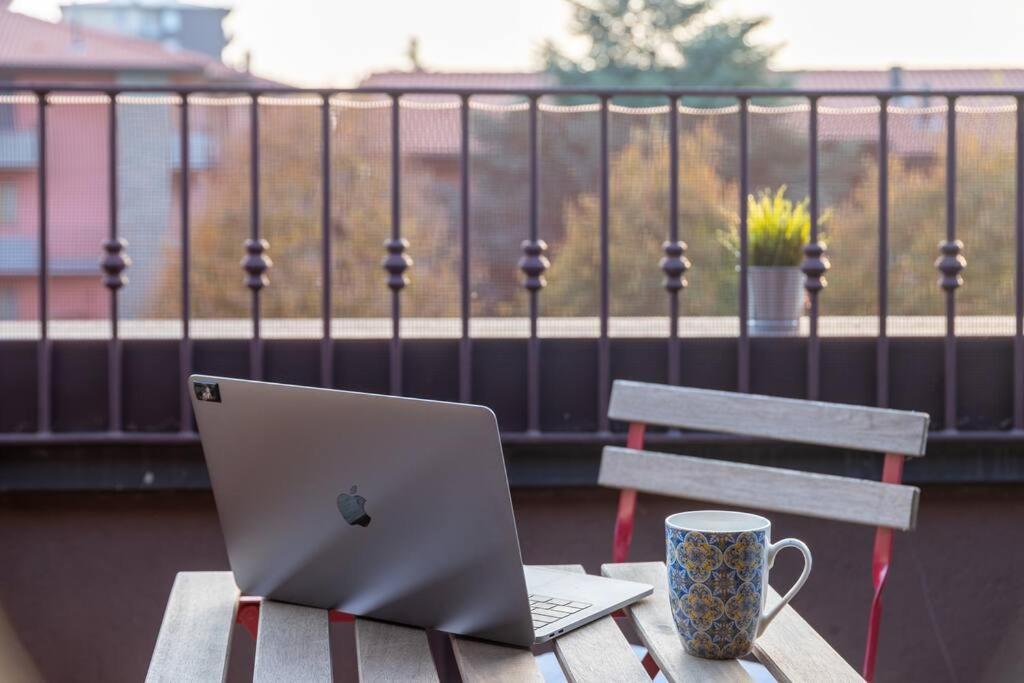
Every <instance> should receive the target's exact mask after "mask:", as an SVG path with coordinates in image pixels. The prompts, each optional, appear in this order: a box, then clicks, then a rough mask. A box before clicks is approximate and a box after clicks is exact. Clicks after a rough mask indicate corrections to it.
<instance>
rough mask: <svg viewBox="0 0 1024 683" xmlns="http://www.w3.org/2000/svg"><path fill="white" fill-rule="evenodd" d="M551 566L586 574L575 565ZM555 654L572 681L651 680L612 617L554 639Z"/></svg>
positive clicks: (584, 682)
mask: <svg viewBox="0 0 1024 683" xmlns="http://www.w3.org/2000/svg"><path fill="white" fill-rule="evenodd" d="M550 568H551V569H561V570H565V571H574V572H578V573H580V574H583V573H584V571H583V567H581V566H580V565H578V564H575V565H558V566H551V567H550ZM555 656H556V657H558V663H559V664H561V665H562V670H563V671H564V672H565V677H566V679H568V681H569V683H589V682H590V681H595V682H597V683H605V682H606V681H621V682H622V683H627V682H628V681H642V682H643V683H650V680H651V677H650V676H648V675H647V672H646V671H645V670H644V667H643V665H642V664H641V663H640V660H639V659H638V658H637V656H636V654H635V653H634V652H633V648H631V647H630V646H629V642H628V641H627V640H626V636H624V635H622V631H621V630H620V629H619V627H618V625H617V624H616V623H615V620H614V619H613V618H612V617H610V616H609V617H601V618H600V619H598V620H597V621H593V622H591V623H589V624H587V625H586V626H583V627H581V628H578V629H576V630H574V631H570V632H569V633H566V634H565V635H564V636H559V637H558V638H556V639H555Z"/></svg>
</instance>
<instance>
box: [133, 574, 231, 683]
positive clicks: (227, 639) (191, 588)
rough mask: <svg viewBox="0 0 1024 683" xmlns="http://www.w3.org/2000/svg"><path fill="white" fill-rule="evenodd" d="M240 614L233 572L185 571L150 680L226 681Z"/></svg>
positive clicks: (169, 610) (158, 641) (175, 590)
mask: <svg viewBox="0 0 1024 683" xmlns="http://www.w3.org/2000/svg"><path fill="white" fill-rule="evenodd" d="M237 609H238V587H237V586H236V585H235V579H234V577H233V576H232V575H231V572H179V573H178V575H177V576H176V577H175V578H174V585H173V586H172V587H171V595H170V597H169V598H168V600H167V609H166V610H165V611H164V619H163V623H161V625H160V634H159V635H158V636H157V639H156V647H154V648H153V657H152V659H150V662H149V672H148V673H147V674H146V681H147V682H150V683H155V682H156V681H223V680H224V676H225V675H226V674H227V661H228V651H229V650H230V648H231V634H232V631H233V630H234V628H233V627H234V623H235V611H236V610H237Z"/></svg>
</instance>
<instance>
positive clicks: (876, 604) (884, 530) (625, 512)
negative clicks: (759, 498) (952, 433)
mask: <svg viewBox="0 0 1024 683" xmlns="http://www.w3.org/2000/svg"><path fill="white" fill-rule="evenodd" d="M645 429H646V425H645V424H644V423H643V422H631V423H630V425H629V433H628V435H627V436H626V446H627V447H628V448H633V449H636V450H643V448H644V431H645ZM904 460H905V457H904V456H902V455H899V454H896V453H886V454H885V463H884V465H883V466H882V481H883V482H885V483H887V484H900V483H902V482H903V463H904ZM635 514H636V491H635V490H633V489H622V490H621V491H620V492H619V509H618V513H617V514H616V517H615V535H614V539H613V541H612V561H613V562H627V561H628V559H629V547H630V545H631V543H632V541H633V520H634V516H635ZM892 545H893V530H892V529H890V528H888V527H878V528H877V529H876V530H875V545H874V551H873V555H872V563H871V574H872V580H873V582H874V586H875V593H874V597H872V599H871V612H870V615H869V617H868V634H867V644H866V646H865V649H864V665H863V669H862V673H861V675H863V676H864V679H865V680H867V681H868V682H869V683H870V682H871V681H872V680H874V677H875V662H876V658H877V655H878V632H879V628H880V626H881V621H882V589H884V588H885V580H886V578H887V577H888V574H889V565H890V564H891V562H892ZM649 659H650V655H647V657H646V658H645V659H644V666H645V667H647V670H648V672H650V671H651V668H650V665H653V661H652V662H648V660H649ZM654 670H655V671H657V668H656V667H655V669H654ZM652 675H653V674H652Z"/></svg>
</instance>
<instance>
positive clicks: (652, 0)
mask: <svg viewBox="0 0 1024 683" xmlns="http://www.w3.org/2000/svg"><path fill="white" fill-rule="evenodd" d="M569 1H570V3H571V4H572V6H573V19H572V22H571V24H570V26H569V32H570V34H571V35H572V36H573V37H574V38H575V39H577V40H578V41H580V40H581V41H583V42H584V43H585V44H586V45H587V50H586V54H585V55H584V56H583V57H582V58H575V57H573V56H570V55H569V54H567V53H566V52H564V51H563V50H562V49H560V48H559V47H558V46H557V45H555V44H554V43H552V42H548V43H547V44H546V45H545V46H544V48H543V51H542V54H541V57H542V59H543V61H544V64H545V66H546V69H547V70H548V71H549V72H550V73H552V74H554V75H555V76H556V77H557V78H558V80H559V82H560V83H562V84H563V85H570V86H590V87H602V86H630V87H636V88H651V87H667V86H677V87H678V86H719V87H732V86H757V85H762V86H772V85H779V86H781V85H785V83H784V81H783V79H782V78H781V77H780V76H778V75H775V74H772V73H771V71H770V70H769V68H768V65H769V61H770V60H771V58H772V57H773V56H774V55H775V53H776V52H777V51H778V46H766V45H757V44H755V43H754V42H752V40H751V34H753V33H754V32H755V31H756V30H757V29H758V28H759V27H761V26H763V25H764V24H765V23H766V22H767V21H768V19H767V18H766V17H755V18H751V19H716V20H711V19H710V17H709V13H710V12H711V10H712V9H713V8H714V6H715V5H716V1H715V0H697V1H693V2H682V1H680V0H590V1H582V0H569ZM700 104H708V105H712V106H715V105H717V104H720V103H719V102H717V101H713V100H710V99H705V100H704V101H703V102H701V103H700Z"/></svg>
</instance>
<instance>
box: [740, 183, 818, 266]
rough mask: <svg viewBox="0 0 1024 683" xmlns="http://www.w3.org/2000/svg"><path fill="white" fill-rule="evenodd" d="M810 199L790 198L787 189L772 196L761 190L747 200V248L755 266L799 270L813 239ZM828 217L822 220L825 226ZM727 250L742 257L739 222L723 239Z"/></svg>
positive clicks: (780, 188)
mask: <svg viewBox="0 0 1024 683" xmlns="http://www.w3.org/2000/svg"><path fill="white" fill-rule="evenodd" d="M809 204H810V199H809V198H807V197H804V199H803V200H801V201H799V202H793V200H791V199H787V198H786V186H785V185H783V186H781V187H779V189H778V190H777V191H776V192H774V193H772V191H771V190H767V189H765V190H761V191H760V192H758V193H757V196H754V195H750V196H748V197H747V245H748V248H749V252H748V253H749V255H750V265H752V266H799V265H800V263H801V261H803V253H804V252H803V250H804V245H806V244H807V243H808V241H810V238H811V214H810V211H809V210H808V205H809ZM826 220H827V216H821V217H820V218H819V219H818V225H819V226H821V225H823V224H824V223H825V221H826ZM722 242H723V244H724V245H725V246H726V248H728V249H731V250H732V251H733V252H734V253H737V254H738V253H739V221H738V220H736V219H734V220H733V222H732V225H731V228H730V230H729V231H728V232H727V233H725V234H724V235H723V236H722Z"/></svg>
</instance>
